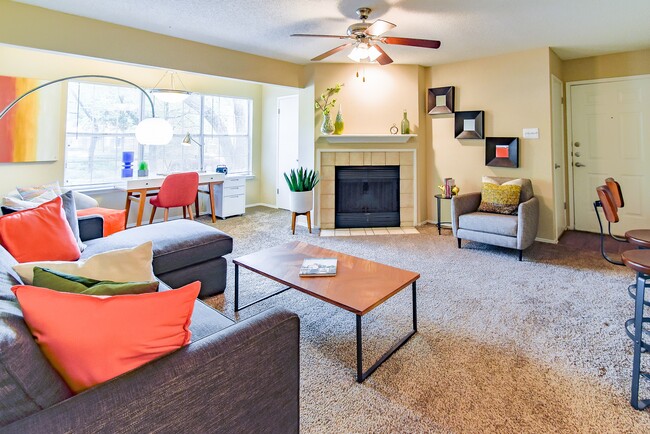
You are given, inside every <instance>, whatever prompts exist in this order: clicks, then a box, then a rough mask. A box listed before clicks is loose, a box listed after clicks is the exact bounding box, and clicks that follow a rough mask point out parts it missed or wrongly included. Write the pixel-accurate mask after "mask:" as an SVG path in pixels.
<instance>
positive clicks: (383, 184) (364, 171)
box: [334, 166, 400, 228]
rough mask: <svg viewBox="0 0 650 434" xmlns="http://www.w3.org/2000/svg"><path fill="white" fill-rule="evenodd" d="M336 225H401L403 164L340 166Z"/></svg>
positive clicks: (337, 177) (337, 182) (336, 196)
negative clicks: (400, 166)
mask: <svg viewBox="0 0 650 434" xmlns="http://www.w3.org/2000/svg"><path fill="white" fill-rule="evenodd" d="M334 188H335V203H334V205H335V207H334V220H335V221H334V224H335V227H336V228H369V227H394V226H399V225H400V168H399V166H337V167H336V175H335V186H334Z"/></svg>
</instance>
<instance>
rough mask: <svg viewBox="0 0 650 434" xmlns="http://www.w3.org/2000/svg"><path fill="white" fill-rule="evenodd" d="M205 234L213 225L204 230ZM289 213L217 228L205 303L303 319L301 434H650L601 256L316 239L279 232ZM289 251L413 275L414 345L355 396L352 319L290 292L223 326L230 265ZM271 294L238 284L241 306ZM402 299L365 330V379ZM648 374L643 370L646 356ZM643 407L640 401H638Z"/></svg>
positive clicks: (541, 248)
mask: <svg viewBox="0 0 650 434" xmlns="http://www.w3.org/2000/svg"><path fill="white" fill-rule="evenodd" d="M201 221H203V222H206V223H209V219H205V218H204V217H202V218H201ZM289 225H290V218H289V213H288V212H285V211H277V210H272V209H268V208H262V207H260V208H252V209H248V210H247V214H246V215H245V216H243V217H235V218H230V219H228V220H226V221H221V220H220V221H218V222H217V223H216V224H215V225H214V226H216V227H217V228H219V229H222V230H224V231H225V232H227V233H229V234H230V235H232V236H233V238H234V240H235V242H234V252H233V254H232V255H230V257H229V258H228V259H229V270H228V273H229V274H228V280H229V281H228V288H227V289H226V292H225V294H224V295H220V296H216V297H212V298H211V299H208V300H207V301H208V302H209V303H210V304H211V305H212V306H214V307H216V308H217V309H219V310H221V311H222V312H224V313H225V314H226V315H227V316H229V317H231V318H236V319H242V318H247V317H250V316H252V315H254V314H256V313H258V312H260V311H262V310H265V309H267V308H268V307H270V306H283V307H286V308H289V309H291V310H293V311H294V312H296V313H298V315H299V316H300V319H301V374H300V379H301V395H300V402H301V430H302V432H305V433H312V432H313V433H321V432H322V433H325V432H328V433H329V432H386V433H388V432H453V433H464V432H467V433H476V432H508V433H509V432H512V433H522V432H534V433H541V432H567V433H568V432H585V433H587V432H589V433H593V432H599V433H614V432H625V433H628V432H638V433H641V432H645V433H648V432H650V412H649V411H645V412H638V411H635V410H633V409H632V408H631V407H630V405H629V388H630V377H631V360H632V356H631V354H632V343H631V341H630V340H629V339H628V338H627V337H626V335H625V333H624V331H623V322H624V321H625V319H627V318H629V317H630V316H631V315H632V310H633V300H632V299H631V298H629V296H628V295H627V293H626V286H627V285H628V284H629V283H630V282H631V281H632V280H633V276H632V273H631V272H629V271H628V270H627V269H625V268H624V267H616V266H613V265H609V264H607V263H606V262H605V261H604V260H602V259H601V258H600V256H599V255H598V253H597V252H593V253H592V252H585V251H581V250H572V249H570V248H568V247H562V246H555V245H549V244H541V243H537V244H535V245H534V246H533V247H532V248H530V249H529V250H528V251H526V252H525V254H524V262H518V261H517V258H516V253H515V252H514V251H511V250H507V249H501V248H496V247H491V246H485V245H481V244H478V243H467V244H464V245H463V249H461V250H458V249H457V247H456V240H455V239H454V238H453V237H452V236H451V235H450V232H449V231H445V232H443V235H442V236H438V233H437V230H436V229H435V227H433V226H424V227H422V228H419V229H420V232H421V233H420V234H417V235H401V236H395V235H386V236H364V237H362V236H359V237H322V238H321V237H318V236H317V235H316V234H314V235H310V234H308V233H307V230H306V228H304V227H299V228H298V230H297V233H296V235H294V236H292V235H291V232H290V230H289ZM292 240H301V241H307V242H310V243H312V244H316V245H319V246H323V247H326V248H329V249H333V250H338V251H341V252H344V253H348V254H352V255H355V256H360V257H364V258H367V259H371V260H376V261H379V262H383V263H386V264H389V265H393V266H397V267H402V268H406V269H410V270H413V271H417V272H419V273H420V274H421V276H422V277H421V278H420V280H419V281H418V326H419V327H418V329H419V331H418V333H417V334H416V335H415V336H414V337H413V338H411V340H410V341H409V342H408V343H407V344H406V345H405V346H404V347H402V348H401V349H400V350H399V351H398V352H397V353H396V354H394V355H393V356H392V358H391V359H389V360H388V361H387V362H385V363H384V364H383V365H382V366H381V367H380V368H379V369H378V370H377V371H376V372H375V373H374V374H373V375H372V376H371V377H370V378H369V379H367V380H366V381H365V382H364V383H363V384H357V383H356V382H355V379H354V373H355V363H356V358H355V357H356V356H355V354H356V353H355V332H354V330H355V318H354V315H352V314H351V313H349V312H346V311H343V310H341V309H338V308H335V307H333V306H331V305H329V304H327V303H324V302H321V301H319V300H316V299H314V298H311V297H309V296H306V295H304V294H301V293H299V292H297V291H287V292H285V293H283V294H282V295H279V296H277V297H274V298H272V299H269V300H267V301H265V302H262V303H260V304H258V305H255V306H253V307H251V308H248V309H246V310H244V311H243V312H242V313H241V314H240V315H235V314H234V313H233V290H234V289H233V288H234V284H233V266H232V263H231V261H230V259H232V258H234V257H237V256H241V255H243V254H247V253H250V252H254V251H257V250H260V249H262V248H266V247H271V246H275V245H278V244H281V243H285V242H289V241H292ZM277 288H279V286H278V285H277V284H275V283H273V282H271V281H269V280H267V279H265V278H263V277H261V276H258V275H255V274H252V273H250V272H247V271H242V274H241V294H242V298H243V302H246V300H251V299H253V298H257V297H259V296H261V295H263V294H265V293H269V292H271V291H273V290H274V289H277ZM410 312H411V304H410V291H409V290H405V291H402V293H400V294H398V295H397V296H395V297H393V298H392V299H390V300H389V301H387V302H386V303H384V304H383V305H381V306H379V307H378V308H376V309H375V310H373V311H372V312H371V313H369V314H368V315H366V316H365V317H364V355H365V360H366V365H365V366H366V367H367V366H369V364H368V363H369V362H370V363H372V362H374V360H375V359H376V358H377V357H378V356H379V355H381V354H382V353H383V351H385V350H386V349H387V348H388V347H389V346H390V345H392V343H393V340H394V339H396V338H397V337H399V336H401V335H402V334H404V333H406V332H407V331H408V330H409V327H410V324H411V313H410ZM645 358H646V359H648V360H647V361H646V365H650V356H646V357H645ZM642 396H644V397H650V387H647V386H645V387H644V388H643V389H642Z"/></svg>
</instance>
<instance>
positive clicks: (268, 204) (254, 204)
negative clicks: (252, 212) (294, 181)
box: [246, 202, 278, 209]
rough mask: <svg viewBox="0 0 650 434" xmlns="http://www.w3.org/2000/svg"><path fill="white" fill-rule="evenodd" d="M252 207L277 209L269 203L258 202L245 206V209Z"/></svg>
mask: <svg viewBox="0 0 650 434" xmlns="http://www.w3.org/2000/svg"><path fill="white" fill-rule="evenodd" d="M254 206H265V207H267V208H273V209H278V207H277V206H275V205H271V204H270V203H261V202H258V203H251V204H250V205H246V208H252V207H254Z"/></svg>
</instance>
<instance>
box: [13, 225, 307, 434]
mask: <svg viewBox="0 0 650 434" xmlns="http://www.w3.org/2000/svg"><path fill="white" fill-rule="evenodd" d="M95 223H96V222H95ZM93 224H94V223H93V222H92V220H91V221H90V222H83V223H82V224H81V232H82V235H83V233H84V232H85V233H86V236H85V237H84V238H85V239H86V240H87V241H86V244H87V245H88V248H87V249H86V251H84V257H87V256H90V255H92V254H94V253H98V252H100V251H105V250H109V249H113V248H119V247H131V246H134V245H138V244H140V242H141V241H147V240H153V246H154V247H153V248H154V264H153V266H154V272H155V273H156V274H157V276H158V277H159V278H161V280H162V283H161V290H169V287H168V286H167V285H165V283H168V284H170V285H172V286H180V285H183V284H185V283H189V281H193V280H196V279H197V278H198V279H200V280H201V281H202V283H203V285H206V287H207V288H208V292H207V293H203V292H202V294H203V295H206V294H212V293H214V292H219V291H223V288H224V287H225V259H224V258H223V255H224V254H226V253H229V252H230V251H231V249H232V239H230V237H228V236H227V235H225V234H223V233H222V232H219V231H216V229H213V228H210V227H208V226H206V225H202V224H200V223H196V222H190V221H185V220H180V221H171V222H167V223H160V224H156V225H151V226H143V227H139V228H134V229H128V230H126V231H124V232H121V233H118V234H114V235H111V236H110V237H107V238H101V239H90V240H89V239H88V238H92V236H91V237H88V232H89V229H91V228H93V227H95V229H97V226H96V225H95V226H93ZM197 225H198V226H197ZM84 228H85V229H84ZM205 229H208V231H207V233H206V231H205ZM99 231H100V232H101V229H100V230H99ZM215 231H216V232H215ZM90 232H92V231H90ZM154 235H155V236H154ZM15 264H16V261H15V259H14V258H13V257H12V256H11V255H10V254H9V253H8V252H7V251H6V250H5V249H3V248H2V247H1V246H0V432H2V433H4V432H8V433H27V432H48V433H64V432H93V433H96V432H106V433H109V432H110V433H121V432H138V433H140V432H154V431H155V432H202V433H208V432H282V433H290V432H297V431H298V429H299V407H298V405H299V400H298V396H299V319H298V317H297V316H296V315H295V314H292V313H291V312H288V311H286V310H282V309H269V310H267V311H265V312H262V313H260V314H258V315H256V316H254V317H252V318H249V319H247V320H244V321H241V322H239V323H234V322H233V321H232V320H230V319H228V318H226V317H225V316H223V315H221V314H220V313H219V312H217V311H215V310H213V309H211V308H210V307H208V306H207V305H205V304H204V303H203V302H201V301H200V300H197V301H196V303H195V306H194V312H193V315H192V323H191V326H190V329H191V331H192V342H191V343H190V344H189V345H187V346H185V347H183V348H181V349H179V350H177V351H175V352H173V353H171V354H169V355H167V356H164V357H162V358H160V359H157V360H154V361H153V362H150V363H147V364H145V365H143V366H141V367H140V368H138V369H135V370H133V371H131V372H127V373H125V374H123V375H120V376H119V377H117V378H114V379H112V380H110V381H107V382H105V383H103V384H100V385H98V386H95V387H93V388H90V389H88V390H86V391H84V392H82V393H80V394H78V395H73V394H72V392H71V391H70V389H69V388H68V387H67V385H66V384H65V383H64V382H63V380H62V379H61V377H60V376H59V375H58V373H57V372H56V371H55V370H54V368H53V367H52V366H51V365H50V364H49V363H48V361H47V360H46V358H45V357H44V356H43V354H42V353H41V351H40V349H39V347H38V345H37V343H36V342H35V341H34V339H33V338H32V335H31V333H30V332H29V330H28V328H27V326H26V324H25V322H24V320H23V316H22V312H21V310H20V307H19V305H18V303H17V301H16V299H15V297H14V295H13V293H12V292H11V286H12V285H14V284H18V283H21V282H20V279H19V277H18V276H17V275H16V274H15V273H14V272H13V270H12V268H11V267H12V266H13V265H15ZM213 279H214V280H213Z"/></svg>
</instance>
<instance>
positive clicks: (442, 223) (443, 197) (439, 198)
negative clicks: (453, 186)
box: [434, 194, 451, 235]
mask: <svg viewBox="0 0 650 434" xmlns="http://www.w3.org/2000/svg"><path fill="white" fill-rule="evenodd" d="M434 197H435V198H436V208H437V210H438V219H437V220H436V226H438V235H440V234H441V229H442V227H443V226H442V225H451V222H441V221H440V219H441V217H440V203H441V201H442V200H448V201H450V202H449V204H450V205H449V206H450V207H451V197H445V196H443V195H442V194H436V195H435V196H434ZM445 227H446V228H448V229H449V228H450V226H445Z"/></svg>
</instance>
